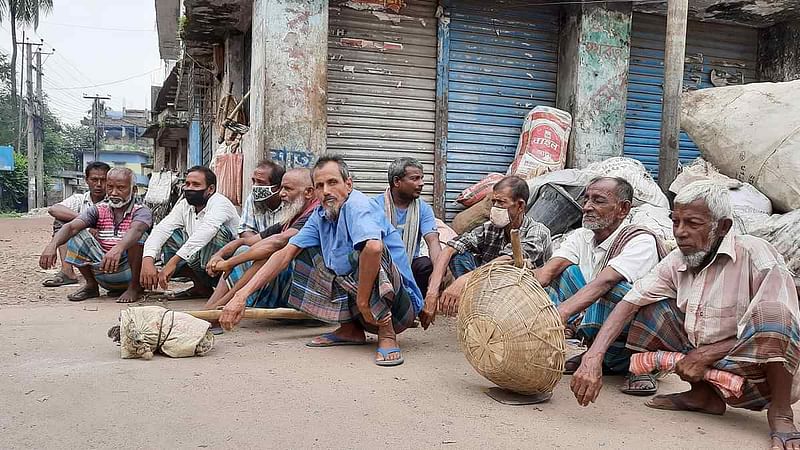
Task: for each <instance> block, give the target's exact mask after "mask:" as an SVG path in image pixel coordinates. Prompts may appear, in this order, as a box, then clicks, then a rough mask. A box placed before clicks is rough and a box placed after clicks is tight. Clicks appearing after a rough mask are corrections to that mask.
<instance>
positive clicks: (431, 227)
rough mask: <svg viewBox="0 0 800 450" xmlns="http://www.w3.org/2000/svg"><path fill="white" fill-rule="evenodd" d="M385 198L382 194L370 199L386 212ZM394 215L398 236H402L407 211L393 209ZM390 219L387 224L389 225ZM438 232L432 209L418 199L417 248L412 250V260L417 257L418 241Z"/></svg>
mask: <svg viewBox="0 0 800 450" xmlns="http://www.w3.org/2000/svg"><path fill="white" fill-rule="evenodd" d="M385 198H386V196H385V195H384V194H379V195H376V196H375V197H372V201H373V202H375V203H376V204H377V205H378V207H379V208H380V209H381V211H384V213H385V211H386V200H385ZM394 211H395V214H396V215H397V227H396V228H397V231H399V232H400V236H403V233H405V232H406V230H405V228H406V216H407V215H408V209H400V208H395V209H394ZM391 222H392V221H391V219H390V220H389V223H391ZM438 231H439V230H438V229H437V228H436V216H434V215H433V208H431V205H429V204H428V203H427V202H426V201H425V200H423V199H419V236H418V237H417V247H416V249H414V258H416V257H418V256H419V244H420V240H421V239H422V238H423V237H425V236H427V235H428V234H430V233H437V232H438Z"/></svg>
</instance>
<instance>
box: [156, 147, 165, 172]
mask: <svg viewBox="0 0 800 450" xmlns="http://www.w3.org/2000/svg"><path fill="white" fill-rule="evenodd" d="M165 154H166V149H165V148H164V147H162V146H160V145H156V146H155V150H153V172H158V171H160V170H161V169H163V168H164V167H165V164H164V161H165V159H166V157H165Z"/></svg>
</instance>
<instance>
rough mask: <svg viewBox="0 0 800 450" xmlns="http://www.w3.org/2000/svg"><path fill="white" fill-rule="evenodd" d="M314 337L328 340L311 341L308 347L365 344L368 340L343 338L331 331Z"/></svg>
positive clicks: (307, 344)
mask: <svg viewBox="0 0 800 450" xmlns="http://www.w3.org/2000/svg"><path fill="white" fill-rule="evenodd" d="M314 339H325V340H326V341H327V342H314V341H313V340H312V341H311V342H308V343H306V347H314V348H318V347H337V346H340V345H365V344H366V343H367V340H366V339H365V340H363V341H351V340H349V339H342V338H340V337H339V336H337V335H335V334H333V333H332V332H331V333H325V334H322V335H320V336H317V337H315V338H314Z"/></svg>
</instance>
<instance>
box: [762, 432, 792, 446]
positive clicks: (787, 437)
mask: <svg viewBox="0 0 800 450" xmlns="http://www.w3.org/2000/svg"><path fill="white" fill-rule="evenodd" d="M769 437H770V439H776V438H777V439H778V440H779V441H781V445H783V447H784V448H786V443H787V442H789V441H796V440H799V439H800V431H770V433H769Z"/></svg>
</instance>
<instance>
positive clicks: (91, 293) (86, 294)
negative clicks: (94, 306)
mask: <svg viewBox="0 0 800 450" xmlns="http://www.w3.org/2000/svg"><path fill="white" fill-rule="evenodd" d="M96 297H100V289H88V288H85V287H84V288H81V289H78V290H77V291H75V292H73V293H72V294H69V295H68V296H67V300H69V301H71V302H82V301H84V300H88V299H90V298H96Z"/></svg>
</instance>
